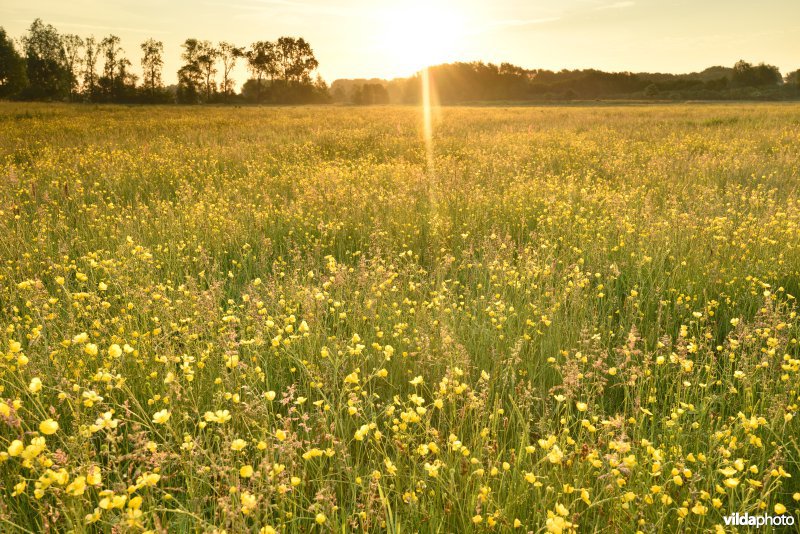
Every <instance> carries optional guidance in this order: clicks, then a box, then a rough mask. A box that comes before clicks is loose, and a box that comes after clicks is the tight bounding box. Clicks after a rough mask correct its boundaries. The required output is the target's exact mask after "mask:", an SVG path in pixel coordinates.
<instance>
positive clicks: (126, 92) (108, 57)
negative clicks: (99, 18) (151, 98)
mask: <svg viewBox="0 0 800 534" xmlns="http://www.w3.org/2000/svg"><path fill="white" fill-rule="evenodd" d="M120 43H121V40H120V38H119V37H118V36H116V35H113V34H112V35H109V36H107V37H105V38H103V40H102V41H100V51H101V55H102V57H103V60H104V63H103V75H102V76H101V77H100V79H99V80H98V82H97V83H98V86H99V89H100V93H101V94H102V95H103V99H104V100H105V101H107V102H130V101H132V100H133V99H134V95H135V92H136V77H135V76H134V75H133V74H132V73H131V72H130V70H129V69H130V67H131V62H130V60H129V59H128V58H126V57H125V51H124V50H123V49H122V47H121V46H120Z"/></svg>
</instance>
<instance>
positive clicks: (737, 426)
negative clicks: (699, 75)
mask: <svg viewBox="0 0 800 534" xmlns="http://www.w3.org/2000/svg"><path fill="white" fill-rule="evenodd" d="M154 109H156V110H157V112H154ZM421 121H422V117H421V114H420V111H419V109H417V108H416V107H411V106H406V107H391V106H389V107H371V108H354V107H347V106H319V107H294V108H292V107H283V108H275V107H272V108H271V107H263V108H255V107H242V108H234V107H214V106H208V107H205V108H190V107H177V106H173V107H164V108H144V107H129V108H126V107H114V106H90V105H86V106H83V107H80V106H71V105H65V104H25V105H23V104H11V103H2V104H0V531H2V532H10V533H17V532H20V533H26V532H73V533H83V532H87V533H94V532H114V533H120V532H136V533H139V532H149V533H161V532H204V533H205V532H207V533H212V532H215V533H222V532H228V533H236V532H254V533H260V534H268V533H274V532H280V533H291V532H302V533H305V532H390V533H398V534H399V533H406V532H409V533H410V532H436V533H460V532H533V533H542V532H550V533H569V532H604V533H618V532H631V533H634V532H636V533H638V532H641V533H661V532H720V533H721V532H736V531H740V529H741V528H742V527H740V526H730V525H727V524H726V521H725V518H726V516H729V515H731V514H737V513H738V514H750V515H760V514H769V515H778V516H784V517H791V518H792V520H794V519H800V518H798V514H800V466H799V465H798V462H800V437H799V436H800V426H799V425H798V419H799V418H800V417H799V415H798V409H799V406H800V391H798V388H799V387H800V350H799V348H798V336H799V335H800V319H798V316H797V307H798V306H797V300H796V299H797V297H798V296H799V295H800V196H799V195H798V185H800V106H798V105H797V104H767V103H750V104H688V105H683V106H675V105H649V106H634V105H619V106H611V105H597V106H591V105H584V106H566V107H559V106H544V107H507V108H504V107H448V108H442V109H440V110H438V112H437V113H434V116H433V118H432V131H431V132H430V139H428V143H426V139H425V137H424V136H423V134H422V132H423V127H422V122H421ZM786 528H787V531H792V528H795V529H796V528H797V527H796V526H795V527H786ZM764 531H768V529H766V528H765V530H764ZM776 531H778V529H777V528H776Z"/></svg>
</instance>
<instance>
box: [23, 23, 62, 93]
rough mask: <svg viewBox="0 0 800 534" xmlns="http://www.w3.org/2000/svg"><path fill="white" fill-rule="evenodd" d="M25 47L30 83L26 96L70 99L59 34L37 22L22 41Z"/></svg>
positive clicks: (52, 28)
mask: <svg viewBox="0 0 800 534" xmlns="http://www.w3.org/2000/svg"><path fill="white" fill-rule="evenodd" d="M22 44H23V47H24V50H25V61H26V65H27V75H28V80H29V82H30V84H29V85H28V87H27V88H26V90H25V92H24V93H23V96H25V97H26V98H30V99H44V100H48V99H63V98H65V97H67V96H69V91H70V85H71V82H70V73H69V70H68V69H67V67H66V64H65V58H64V51H63V48H62V43H61V36H60V35H59V33H58V31H57V30H56V29H55V28H54V27H53V26H52V25H50V24H44V23H43V22H42V20H41V19H36V20H34V21H33V23H32V24H31V26H30V28H29V29H28V34H27V35H25V36H24V37H23V38H22Z"/></svg>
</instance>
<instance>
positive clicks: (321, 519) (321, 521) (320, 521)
mask: <svg viewBox="0 0 800 534" xmlns="http://www.w3.org/2000/svg"><path fill="white" fill-rule="evenodd" d="M327 520H328V518H327V517H326V516H325V514H323V513H321V512H320V513H318V514H317V516H316V517H315V518H314V521H316V522H317V524H318V525H324V524H325V521H327Z"/></svg>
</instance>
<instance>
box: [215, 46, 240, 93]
mask: <svg viewBox="0 0 800 534" xmlns="http://www.w3.org/2000/svg"><path fill="white" fill-rule="evenodd" d="M217 49H218V50H219V58H220V59H221V60H222V83H221V84H220V87H219V89H220V92H221V93H222V94H223V95H224V96H225V97H229V96H230V95H232V94H233V80H232V79H231V71H232V70H233V68H234V67H235V66H236V62H237V60H238V59H239V58H241V57H244V48H242V47H240V46H234V45H232V44H231V43H228V42H226V41H222V42H220V43H219V45H218V47H217Z"/></svg>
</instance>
